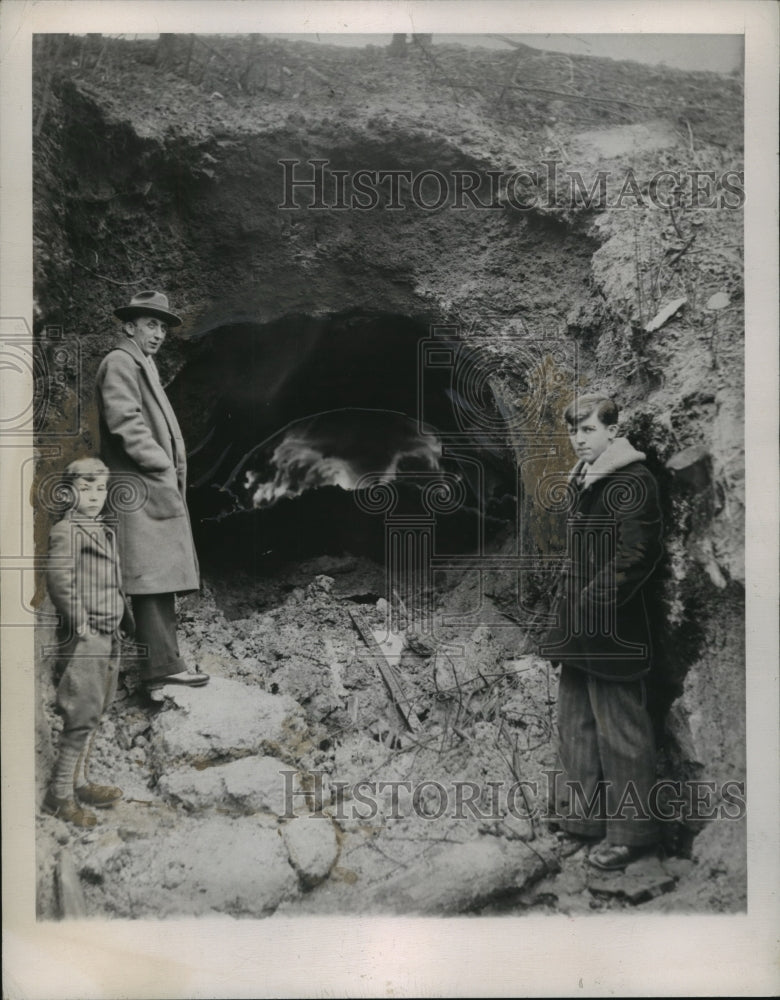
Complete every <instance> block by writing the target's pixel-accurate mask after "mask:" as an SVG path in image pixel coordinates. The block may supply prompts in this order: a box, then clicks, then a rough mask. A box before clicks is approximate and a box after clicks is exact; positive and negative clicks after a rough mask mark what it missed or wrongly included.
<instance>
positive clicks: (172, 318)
mask: <svg viewBox="0 0 780 1000" xmlns="http://www.w3.org/2000/svg"><path fill="white" fill-rule="evenodd" d="M114 315H115V316H117V317H118V318H119V319H123V320H128V319H134V318H135V317H136V316H157V317H158V318H159V319H164V320H165V322H166V323H167V324H168V326H181V316H177V315H176V313H172V312H171V311H170V309H169V308H168V296H167V295H163V293H162V292H136V294H135V295H134V296H133V297H132V299H130V302H129V303H128V305H126V306H120V307H119V308H118V309H115V310H114Z"/></svg>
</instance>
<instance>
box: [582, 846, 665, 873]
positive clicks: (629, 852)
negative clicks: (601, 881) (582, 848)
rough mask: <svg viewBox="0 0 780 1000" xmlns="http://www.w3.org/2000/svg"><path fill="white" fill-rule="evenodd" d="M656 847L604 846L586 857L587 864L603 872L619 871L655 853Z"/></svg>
mask: <svg viewBox="0 0 780 1000" xmlns="http://www.w3.org/2000/svg"><path fill="white" fill-rule="evenodd" d="M656 850H657V848H656V845H655V844H651V845H650V846H648V845H647V844H641V845H631V844H604V846H603V847H599V848H598V849H597V850H595V851H591V852H590V854H589V855H588V864H591V865H593V867H594V868H600V869H601V870H602V871H605V872H612V871H620V870H621V869H622V868H625V867H626V865H630V864H631V863H632V862H633V861H638V860H639V859H640V858H645V857H647V855H648V854H652V853H653V852H654V851H656Z"/></svg>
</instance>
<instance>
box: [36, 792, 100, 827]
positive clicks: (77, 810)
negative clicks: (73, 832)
mask: <svg viewBox="0 0 780 1000" xmlns="http://www.w3.org/2000/svg"><path fill="white" fill-rule="evenodd" d="M43 811H44V812H47V813H49V814H50V815H52V816H56V817H57V819H64V820H65V821H66V822H67V823H73V825H74V826H94V825H95V824H96V823H97V816H96V815H95V814H94V813H93V812H90V811H89V809H82V808H81V806H80V805H78V804H77V803H76V801H75V799H61V798H59V797H58V796H56V795H55V794H54V792H52V791H48V792H47V793H46V798H45V799H44V800H43Z"/></svg>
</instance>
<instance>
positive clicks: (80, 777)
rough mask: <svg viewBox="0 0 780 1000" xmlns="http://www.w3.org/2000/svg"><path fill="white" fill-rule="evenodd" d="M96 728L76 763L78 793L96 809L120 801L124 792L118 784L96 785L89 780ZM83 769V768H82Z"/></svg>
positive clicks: (80, 798) (105, 807) (104, 807)
mask: <svg viewBox="0 0 780 1000" xmlns="http://www.w3.org/2000/svg"><path fill="white" fill-rule="evenodd" d="M96 735H97V730H95V731H94V732H93V733H92V735H91V736H90V738H89V740H88V741H87V743H86V744H85V746H84V749H83V750H82V751H81V755H80V756H79V759H78V762H77V764H76V795H78V797H79V800H80V801H81V802H85V803H86V804H87V805H88V806H94V807H95V808H96V809H107V808H108V807H109V806H112V805H113V804H114V803H115V802H118V801H119V799H121V798H122V795H123V794H124V793H123V791H122V789H121V788H117V787H116V785H96V784H94V783H93V782H92V781H90V780H89V756H90V754H91V753H92V744H93V743H94V742H95V736H96ZM82 769H83V770H82Z"/></svg>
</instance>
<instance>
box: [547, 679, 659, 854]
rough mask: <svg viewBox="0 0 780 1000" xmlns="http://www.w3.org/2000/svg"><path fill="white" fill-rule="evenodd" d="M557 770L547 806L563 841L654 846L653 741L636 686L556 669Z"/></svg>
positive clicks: (656, 833)
mask: <svg viewBox="0 0 780 1000" xmlns="http://www.w3.org/2000/svg"><path fill="white" fill-rule="evenodd" d="M558 765H559V769H560V771H561V772H562V773H560V774H558V775H556V782H555V789H554V792H553V794H552V796H551V797H552V799H553V801H551V802H550V803H549V805H550V807H551V808H552V812H553V815H552V816H551V818H552V819H554V820H555V822H556V823H557V824H558V825H559V827H560V828H561V829H562V830H564V831H566V832H567V833H573V834H579V835H580V836H584V837H594V838H603V837H604V836H606V839H607V841H608V843H610V844H628V845H631V846H644V845H647V846H649V845H651V844H654V843H656V842H657V840H658V837H659V828H658V822H657V820H656V819H655V818H654V817H653V816H652V815H651V813H650V811H649V808H648V798H649V796H650V789H651V788H652V786H653V784H654V782H655V780H656V772H655V767H656V765H655V735H654V732H653V726H652V722H651V720H650V716H649V714H648V711H647V704H646V698H645V683H644V681H643V680H641V679H640V680H634V681H610V680H603V679H602V678H600V677H594V676H593V675H591V674H588V673H586V672H585V671H584V670H579V669H577V668H576V667H572V666H567V665H566V664H564V665H563V666H562V667H561V678H560V683H559V687H558Z"/></svg>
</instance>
